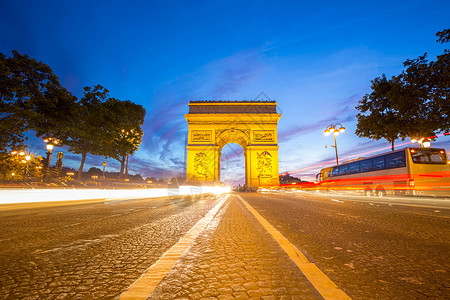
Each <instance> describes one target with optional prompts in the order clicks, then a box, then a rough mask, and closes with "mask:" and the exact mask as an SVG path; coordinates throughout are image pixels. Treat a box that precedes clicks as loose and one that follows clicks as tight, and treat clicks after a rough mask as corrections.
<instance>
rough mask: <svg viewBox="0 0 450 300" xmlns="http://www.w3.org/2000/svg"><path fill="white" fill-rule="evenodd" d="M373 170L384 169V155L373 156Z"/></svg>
mask: <svg viewBox="0 0 450 300" xmlns="http://www.w3.org/2000/svg"><path fill="white" fill-rule="evenodd" d="M372 163H373V170H374V171H378V170H383V169H384V156H379V157H374V158H372Z"/></svg>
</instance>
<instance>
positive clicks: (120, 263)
mask: <svg viewBox="0 0 450 300" xmlns="http://www.w3.org/2000/svg"><path fill="white" fill-rule="evenodd" d="M422 200H423V201H422ZM409 202H410V199H406V200H405V199H381V200H380V199H375V198H374V199H366V198H359V197H355V196H348V195H315V194H308V193H241V194H230V195H195V196H172V197H164V198H150V199H138V200H136V199H134V200H128V201H126V200H123V201H110V202H99V201H97V202H93V203H90V202H89V201H82V202H77V201H69V202H65V203H61V202H60V203H42V204H39V205H37V204H33V205H28V206H27V205H26V204H20V205H19V204H17V205H16V206H14V205H13V206H11V205H3V206H2V205H0V228H2V230H1V231H0V299H17V298H27V299H38V298H46V299H61V298H73V299H87V298H89V299H92V298H93V299H119V298H122V299H128V298H133V297H137V296H139V297H141V298H142V299H146V298H148V297H149V298H150V299H173V298H191V299H199V298H216V299H248V298H254V299H323V298H328V297H330V295H331V297H333V295H335V296H336V295H339V296H341V298H345V297H348V298H353V299H394V298H395V299H421V298H423V299H425V298H430V297H431V298H442V299H445V298H447V299H448V298H450V282H449V279H448V278H449V277H450V276H449V275H448V272H449V261H450V254H449V253H450V251H449V250H450V242H449V237H450V226H449V221H450V210H449V209H448V207H449V206H448V202H446V201H445V200H442V201H438V202H436V199H414V201H413V203H409ZM127 297H128V298H127Z"/></svg>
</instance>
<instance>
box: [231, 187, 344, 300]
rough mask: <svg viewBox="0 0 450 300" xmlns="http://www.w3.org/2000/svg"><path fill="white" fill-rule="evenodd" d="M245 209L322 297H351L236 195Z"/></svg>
mask: <svg viewBox="0 0 450 300" xmlns="http://www.w3.org/2000/svg"><path fill="white" fill-rule="evenodd" d="M237 196H238V197H239V199H240V200H241V201H242V203H244V205H245V206H246V207H247V209H248V210H249V211H250V212H251V213H252V214H253V215H254V216H255V217H256V219H257V220H258V221H259V223H261V225H262V226H263V227H264V228H265V229H266V230H267V231H268V232H269V233H270V235H271V236H272V237H273V238H274V239H275V241H277V243H278V244H279V245H280V246H281V248H282V249H283V250H284V251H285V252H286V254H287V255H288V256H289V257H290V258H291V259H292V261H293V262H294V263H295V264H296V265H297V267H298V268H299V269H300V271H301V272H302V273H303V274H304V275H305V277H306V278H307V279H308V281H309V282H310V283H311V284H312V285H313V286H314V288H315V289H316V290H317V291H318V292H319V293H320V295H321V296H322V297H323V298H324V299H351V298H350V297H349V296H348V295H347V294H346V293H345V292H344V291H343V290H341V289H340V288H339V287H338V286H337V285H336V284H335V283H334V282H333V281H332V280H331V279H330V278H328V277H327V276H326V275H325V274H324V273H323V272H322V271H321V270H320V269H319V268H318V267H317V266H316V265H315V264H314V263H312V262H310V261H309V260H308V259H307V258H306V256H305V255H303V253H302V252H301V251H300V250H299V249H297V247H295V245H294V244H292V243H291V242H290V241H289V240H288V239H287V238H285V237H284V236H283V235H282V234H281V232H279V231H278V230H276V229H275V227H273V226H272V225H271V224H270V223H269V222H267V221H266V219H264V218H263V217H262V216H261V215H260V214H259V213H258V212H257V211H256V210H255V209H254V208H253V207H252V206H251V205H250V204H248V203H247V201H245V200H244V199H242V197H241V196H239V195H237Z"/></svg>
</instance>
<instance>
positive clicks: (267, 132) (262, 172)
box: [185, 101, 281, 188]
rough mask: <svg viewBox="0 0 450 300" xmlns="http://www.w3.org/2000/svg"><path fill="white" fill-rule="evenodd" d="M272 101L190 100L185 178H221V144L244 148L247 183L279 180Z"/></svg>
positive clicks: (265, 183) (198, 180)
mask: <svg viewBox="0 0 450 300" xmlns="http://www.w3.org/2000/svg"><path fill="white" fill-rule="evenodd" d="M276 105H277V104H276V102H275V101H191V102H190V103H189V113H188V114H186V115H185V117H186V120H187V122H188V126H189V139H188V140H189V141H188V145H187V168H186V170H187V174H186V177H187V179H188V181H190V182H194V183H201V182H207V183H219V182H220V157H221V152H222V148H223V147H224V146H225V145H227V144H229V143H236V144H239V145H240V146H241V147H242V148H243V149H244V156H245V184H246V186H247V187H250V188H256V187H258V186H272V185H278V184H279V178H278V138H277V123H278V120H279V119H280V116H281V115H280V114H278V113H277V111H276Z"/></svg>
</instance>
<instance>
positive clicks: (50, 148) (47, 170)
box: [44, 144, 53, 182]
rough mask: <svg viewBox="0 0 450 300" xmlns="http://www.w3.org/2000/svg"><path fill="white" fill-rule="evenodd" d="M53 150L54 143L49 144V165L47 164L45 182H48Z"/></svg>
mask: <svg viewBox="0 0 450 300" xmlns="http://www.w3.org/2000/svg"><path fill="white" fill-rule="evenodd" d="M52 150H53V144H47V165H46V166H45V179H44V181H45V182H47V180H48V175H49V173H50V160H51V158H52Z"/></svg>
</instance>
